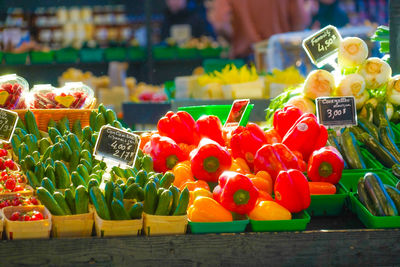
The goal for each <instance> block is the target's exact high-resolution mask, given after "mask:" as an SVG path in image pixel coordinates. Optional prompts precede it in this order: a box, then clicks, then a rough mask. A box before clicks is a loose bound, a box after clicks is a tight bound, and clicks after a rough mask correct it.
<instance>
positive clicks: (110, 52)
mask: <svg viewBox="0 0 400 267" xmlns="http://www.w3.org/2000/svg"><path fill="white" fill-rule="evenodd" d="M104 57H105V59H106V61H124V60H126V49H125V48H123V47H109V48H106V49H105V50H104Z"/></svg>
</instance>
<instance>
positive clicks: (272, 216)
mask: <svg viewBox="0 0 400 267" xmlns="http://www.w3.org/2000/svg"><path fill="white" fill-rule="evenodd" d="M249 218H250V219H252V220H257V221H272V220H291V219H292V214H291V213H290V211H288V210H287V209H286V208H284V207H282V206H281V205H279V204H278V203H276V202H274V201H261V202H259V203H258V204H257V206H256V207H255V208H254V209H253V210H252V211H251V212H250V214H249Z"/></svg>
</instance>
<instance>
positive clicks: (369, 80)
mask: <svg viewBox="0 0 400 267" xmlns="http://www.w3.org/2000/svg"><path fill="white" fill-rule="evenodd" d="M358 73H359V74H361V75H362V76H363V77H364V79H365V83H366V85H367V88H368V89H377V88H379V87H380V86H382V85H383V84H385V83H386V82H387V81H388V80H389V79H390V77H391V76H392V69H391V68H390V66H389V64H387V63H386V62H385V61H383V60H382V59H380V58H377V57H371V58H369V59H367V60H366V61H365V62H364V64H363V65H362V66H361V67H360V69H359V70H358Z"/></svg>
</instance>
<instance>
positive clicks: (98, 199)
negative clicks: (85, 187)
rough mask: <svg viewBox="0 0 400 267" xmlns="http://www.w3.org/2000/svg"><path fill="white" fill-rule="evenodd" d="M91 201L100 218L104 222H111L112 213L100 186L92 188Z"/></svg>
mask: <svg viewBox="0 0 400 267" xmlns="http://www.w3.org/2000/svg"><path fill="white" fill-rule="evenodd" d="M96 182H97V181H96ZM90 199H91V200H92V203H93V205H94V207H95V209H96V212H97V214H98V215H99V217H100V218H102V219H103V220H111V216H110V211H109V210H108V207H107V204H106V201H105V199H104V196H103V194H102V193H101V191H100V189H99V187H98V186H92V187H90Z"/></svg>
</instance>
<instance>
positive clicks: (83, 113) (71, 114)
mask: <svg viewBox="0 0 400 267" xmlns="http://www.w3.org/2000/svg"><path fill="white" fill-rule="evenodd" d="M95 105H96V99H94V100H93V102H92V104H91V105H90V107H89V108H87V109H31V111H32V113H33V114H34V115H35V118H36V123H37V125H38V127H39V130H40V131H43V132H47V125H48V124H49V121H50V119H53V120H54V121H55V122H58V121H60V120H61V119H62V118H64V117H67V118H68V120H69V126H70V128H71V129H72V125H73V124H74V122H75V121H76V120H80V121H81V125H82V127H85V126H88V125H89V119H90V113H91V112H92V109H93V108H94V107H95ZM13 111H15V112H17V113H18V116H19V118H20V119H21V120H22V121H23V122H25V113H26V112H27V110H25V109H16V110H13Z"/></svg>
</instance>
